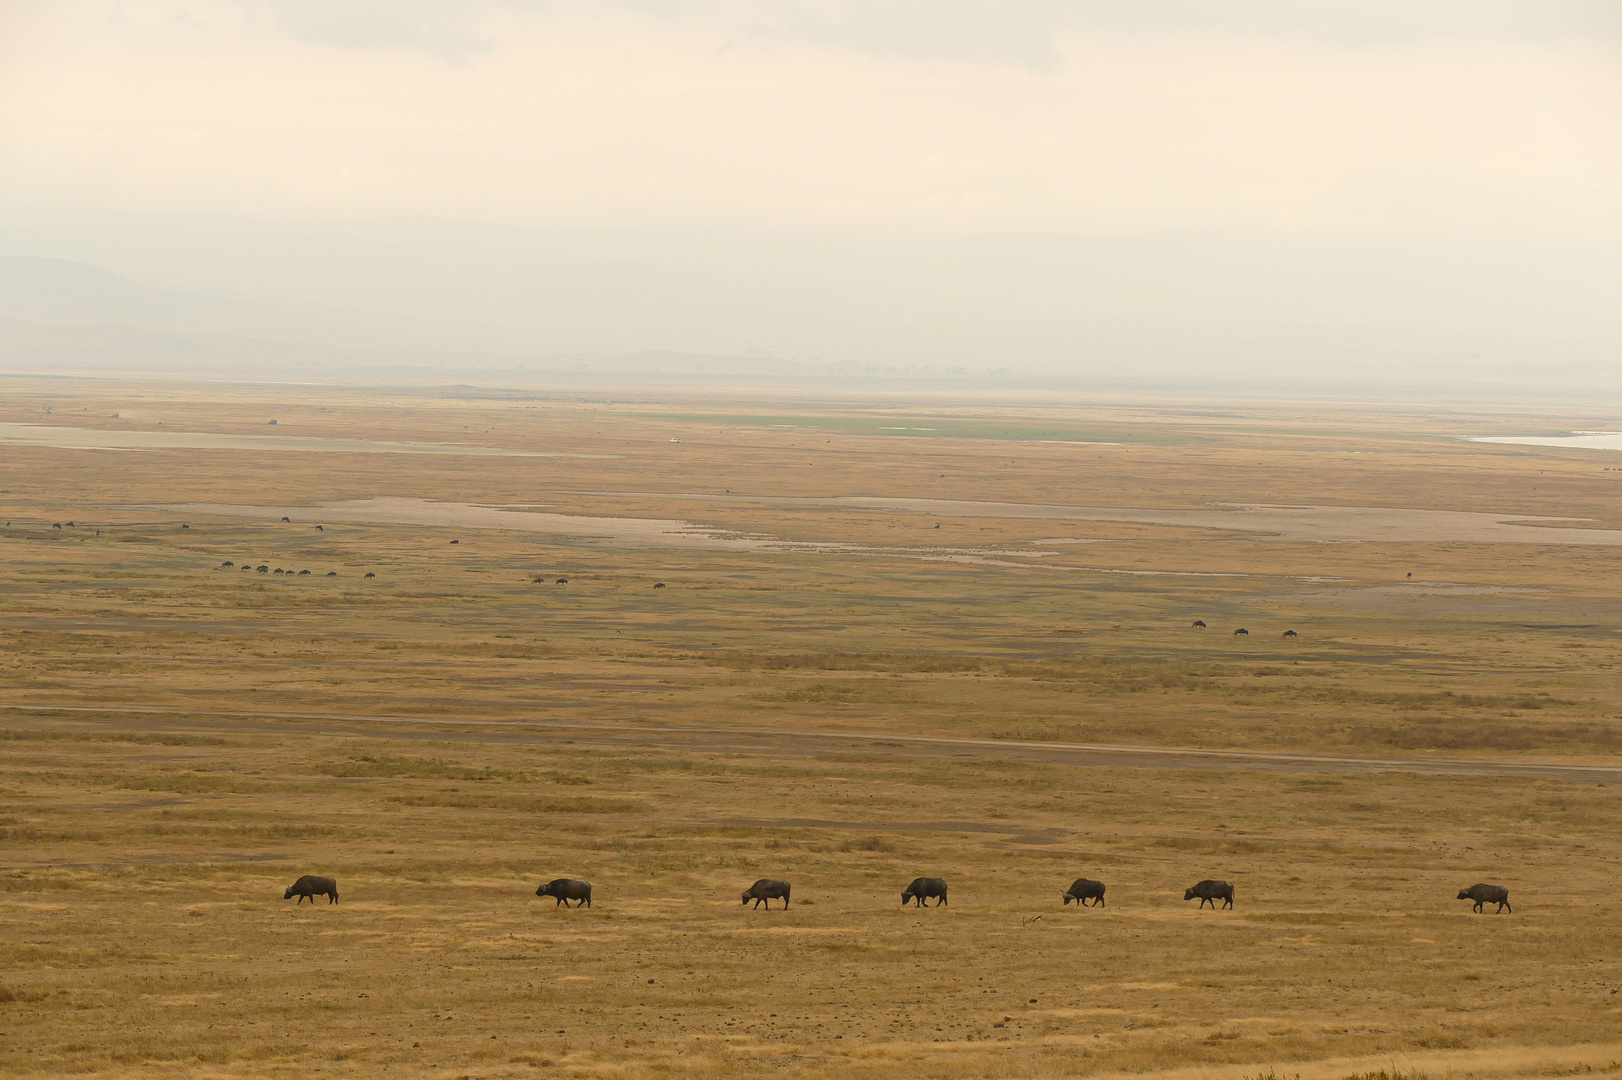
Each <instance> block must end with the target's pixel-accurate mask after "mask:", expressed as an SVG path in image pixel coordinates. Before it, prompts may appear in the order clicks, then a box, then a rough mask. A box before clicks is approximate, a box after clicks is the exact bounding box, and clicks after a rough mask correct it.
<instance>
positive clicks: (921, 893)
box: [901, 877, 946, 907]
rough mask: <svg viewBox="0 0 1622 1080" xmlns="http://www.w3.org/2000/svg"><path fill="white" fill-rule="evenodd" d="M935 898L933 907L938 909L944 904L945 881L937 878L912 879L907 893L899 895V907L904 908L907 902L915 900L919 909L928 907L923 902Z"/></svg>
mask: <svg viewBox="0 0 1622 1080" xmlns="http://www.w3.org/2000/svg"><path fill="white" fill-rule="evenodd" d="M928 897H934V898H935V906H936V907H940V906H941V905H942V904H944V903H946V879H945V878H938V877H921V878H914V879H913V882H912V884H911V885H908V886H907V891H906V892H904V893H902V894H901V906H902V907H906V906H907V901H909V900H916V901H917V902H918V906H919V907H928V906H929V905H928V904H925V903H924V900H925V899H926V898H928Z"/></svg>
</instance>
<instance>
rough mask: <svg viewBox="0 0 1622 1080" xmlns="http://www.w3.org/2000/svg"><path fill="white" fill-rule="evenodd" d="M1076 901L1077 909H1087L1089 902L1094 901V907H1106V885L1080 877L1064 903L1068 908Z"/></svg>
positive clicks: (1065, 895)
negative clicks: (1071, 902)
mask: <svg viewBox="0 0 1622 1080" xmlns="http://www.w3.org/2000/svg"><path fill="white" fill-rule="evenodd" d="M1072 900H1074V901H1075V902H1076V906H1077V907H1086V906H1087V901H1089V900H1091V901H1093V906H1094V907H1103V906H1104V883H1103V882H1102V881H1094V880H1093V879H1092V878H1084V877H1079V878H1077V879H1076V883H1075V884H1074V885H1072V886H1070V891H1069V892H1067V893H1065V894H1064V902H1065V904H1066V905H1067V906H1068V905H1069V903H1070V901H1072Z"/></svg>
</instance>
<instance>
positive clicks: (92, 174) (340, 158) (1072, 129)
mask: <svg viewBox="0 0 1622 1080" xmlns="http://www.w3.org/2000/svg"><path fill="white" fill-rule="evenodd" d="M1619 193H1622V4H1618V3H1616V2H1615V0H1592V2H1583V0H1525V2H1519V3H1515V2H1501V0H1458V2H1450V0H1436V2H1430V3H1427V2H1425V0H1345V2H1341V3H1318V2H1313V0H1231V2H1227V3H1219V2H1215V0H1211V2H1196V0H1121V2H1114V3H1099V2H1088V0H1075V2H1068V3H1067V2H1062V0H1027V2H1021V0H709V2H706V0H621V2H618V3H615V2H609V0H604V2H598V3H574V2H569V0H556V2H551V0H348V2H346V0H118V2H113V0H0V198H3V199H4V200H5V202H6V203H7V206H8V207H9V208H10V209H13V210H15V209H18V208H27V207H52V208H57V209H80V208H84V209H116V210H141V211H165V212H168V211H187V212H195V211H206V212H223V213H232V214H263V215H290V216H300V217H317V218H322V217H326V218H333V217H338V218H341V217H371V216H387V215H430V216H448V217H460V218H470V219H476V220H482V221H492V222H500V223H509V224H526V225H535V224H553V225H556V224H563V225H637V224H700V225H724V226H749V227H761V226H764V227H772V228H777V227H786V228H804V227H812V228H823V227H834V228H839V229H859V230H860V229H874V228H877V229H901V230H924V231H929V232H946V233H964V232H983V231H1004V230H1014V231H1037V232H1043V231H1069V232H1075V231H1082V232H1086V231H1121V230H1128V231H1133V230H1159V229H1186V228H1235V227H1237V228H1242V229H1252V228H1255V229H1265V230H1281V231H1285V232H1330V233H1348V232H1351V233H1355V232H1361V231H1371V230H1372V231H1381V230H1398V231H1403V232H1416V231H1417V232H1431V231H1439V232H1450V233H1463V234H1472V233H1478V232H1482V231H1488V232H1493V233H1501V232H1510V233H1514V232H1529V233H1540V234H1545V235H1547V234H1550V233H1555V234H1569V235H1573V236H1582V235H1592V234H1593V233H1594V232H1595V231H1599V232H1601V233H1606V234H1619V235H1622V195H1619Z"/></svg>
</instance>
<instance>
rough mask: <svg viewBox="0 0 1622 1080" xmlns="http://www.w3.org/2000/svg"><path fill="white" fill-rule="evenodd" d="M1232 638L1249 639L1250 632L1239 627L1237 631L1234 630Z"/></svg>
mask: <svg viewBox="0 0 1622 1080" xmlns="http://www.w3.org/2000/svg"><path fill="white" fill-rule="evenodd" d="M1233 636H1234V637H1249V636H1250V631H1249V630H1246V629H1245V628H1244V627H1243V626H1241V627H1240V628H1239V629H1237V630H1235V631H1234V632H1233Z"/></svg>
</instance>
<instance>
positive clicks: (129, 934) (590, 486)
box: [0, 379, 1622, 1080]
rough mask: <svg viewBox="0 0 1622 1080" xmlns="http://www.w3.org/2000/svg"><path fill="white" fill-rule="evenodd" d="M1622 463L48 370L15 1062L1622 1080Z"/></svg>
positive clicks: (37, 395) (16, 952) (6, 540)
mask: <svg viewBox="0 0 1622 1080" xmlns="http://www.w3.org/2000/svg"><path fill="white" fill-rule="evenodd" d="M115 414H116V416H115ZM271 421H275V424H274V425H273V426H272V424H271ZM1614 426H1615V418H1614V417H1605V416H1582V415H1573V416H1567V417H1563V418H1560V419H1559V420H1558V421H1556V420H1551V419H1548V418H1544V419H1542V420H1538V419H1537V418H1533V419H1532V420H1528V418H1527V417H1525V416H1517V415H1509V414H1492V413H1488V412H1485V411H1480V410H1478V411H1475V412H1463V411H1446V410H1441V409H1433V410H1426V409H1420V408H1413V409H1408V410H1404V411H1401V412H1393V411H1383V412H1382V411H1374V410H1360V409H1357V408H1354V407H1351V406H1317V405H1303V404H1294V405H1291V406H1288V407H1284V406H1270V405H1265V404H1250V403H1245V402H1233V403H1228V404H1223V405H1219V406H1211V405H1209V404H1208V405H1204V406H1193V405H1183V404H1179V403H1176V402H1162V403H1143V402H1135V403H1134V402H1124V401H1123V402H1115V403H1104V404H1099V403H1081V402H1077V403H1072V404H1066V403H1064V402H1050V403H1047V404H1044V405H1041V406H1037V405H1032V404H1029V403H1022V402H1018V401H1014V400H1009V401H1005V402H1004V401H996V400H993V401H989V402H968V401H954V400H947V399H944V398H942V399H926V400H911V401H904V400H901V399H898V398H883V397H872V398H860V397H855V396H845V397H838V396H833V395H829V396H828V397H827V398H826V399H821V400H819V399H815V398H812V397H807V396H801V397H799V398H795V399H793V400H789V399H786V398H784V399H774V398H772V397H771V396H770V395H767V394H765V393H764V392H761V393H756V394H747V393H744V392H737V393H734V394H728V395H712V396H711V397H710V398H709V399H707V400H702V401H701V400H699V399H697V398H691V399H689V398H684V397H682V396H680V395H677V394H674V393H672V394H669V395H666V396H664V397H662V398H661V397H657V396H654V395H650V394H630V393H625V392H603V393H600V394H591V393H584V392H570V393H567V394H564V393H546V392H540V391H535V392H526V391H511V392H495V391H489V392H485V391H476V390H471V389H467V388H459V389H415V390H359V389H353V390H351V389H328V388H322V389H317V388H287V387H277V388H269V387H253V386H243V387H221V386H200V385H180V384H174V385H164V384H158V383H112V382H97V381H89V380H87V381H69V380H38V381H29V380H22V379H13V380H7V386H6V393H5V395H4V397H3V400H0V520H3V521H4V527H3V529H0V598H3V604H0V641H3V642H4V649H3V652H0V957H3V964H0V1072H3V1073H4V1074H6V1075H10V1076H22V1077H26V1076H59V1075H85V1076H106V1077H136V1076H142V1077H144V1076H157V1075H174V1074H176V1073H177V1072H179V1073H186V1074H192V1075H203V1076H218V1077H260V1076H269V1077H280V1076H286V1077H292V1076H307V1075H311V1074H319V1075H324V1076H356V1077H373V1076H387V1075H395V1076H399V1075H405V1076H428V1077H475V1076H477V1077H497V1076H503V1077H504V1076H547V1075H557V1076H576V1077H599V1076H600V1077H612V1078H617V1077H625V1078H632V1080H641V1078H648V1077H678V1078H679V1077H705V1076H723V1075H725V1076H730V1075H737V1074H740V1073H745V1072H748V1073H756V1074H759V1073H764V1074H766V1075H771V1076H784V1077H818V1078H825V1077H862V1078H866V1077H872V1078H878V1077H885V1078H889V1077H894V1076H897V1075H905V1076H908V1077H917V1078H936V1077H938V1078H942V1080H949V1078H957V1077H1003V1076H1008V1077H1047V1076H1114V1075H1122V1074H1133V1075H1142V1074H1157V1075H1165V1076H1168V1077H1196V1076H1198V1077H1217V1078H1224V1080H1230V1078H1231V1080H1239V1078H1242V1077H1255V1076H1257V1075H1264V1074H1272V1075H1275V1076H1279V1077H1283V1076H1290V1077H1294V1076H1297V1075H1299V1076H1300V1077H1303V1078H1305V1080H1343V1078H1346V1077H1364V1076H1366V1075H1370V1074H1380V1073H1382V1072H1383V1073H1384V1074H1385V1075H1386V1077H1387V1078H1388V1080H1389V1078H1390V1077H1393V1076H1395V1075H1397V1074H1399V1073H1400V1074H1402V1075H1403V1076H1405V1077H1406V1076H1409V1075H1412V1074H1425V1075H1427V1076H1430V1077H1433V1078H1441V1077H1483V1078H1489V1077H1520V1076H1558V1075H1571V1074H1576V1073H1583V1074H1588V1073H1603V1072H1622V992H1619V991H1622V908H1619V905H1618V901H1617V894H1618V888H1619V886H1622V827H1619V826H1622V544H1619V543H1618V541H1619V540H1622V454H1619V453H1616V452H1614V451H1605V450H1592V449H1570V448H1563V447H1545V446H1525V445H1502V444H1490V443H1478V442H1469V441H1465V440H1466V439H1467V438H1468V437H1476V436H1504V435H1517V434H1531V435H1538V434H1540V433H1541V432H1542V431H1543V429H1545V428H1547V429H1566V428H1575V429H1579V430H1608V429H1612V428H1614ZM53 433H54V434H53ZM177 436H178V437H177ZM284 439H285V440H290V441H289V442H288V443H287V444H286V446H285V448H284V447H282V446H278V445H276V444H277V441H278V440H284ZM457 448H462V449H463V450H465V451H466V452H458V449H457ZM261 568H263V569H261ZM305 571H308V573H307V574H306V573H305ZM374 575H375V576H374ZM659 586H662V587H659ZM1196 620H1200V621H1202V622H1203V623H1204V624H1205V627H1204V628H1203V629H1200V628H1196V627H1195V626H1194V625H1193V624H1194V623H1195V621H1196ZM1240 628H1243V629H1245V630H1246V631H1248V632H1247V633H1246V634H1243V635H1239V634H1236V633H1235V631H1236V630H1239V629H1240ZM1286 631H1294V632H1295V636H1294V637H1288V638H1287V637H1285V636H1284V635H1285V632H1286ZM304 873H316V874H330V875H333V876H335V877H336V878H337V879H338V883H339V887H340V890H341V901H340V903H338V904H337V905H328V904H327V903H326V902H325V900H322V901H321V902H320V903H318V904H316V905H315V906H313V907H312V906H310V905H307V904H301V905H297V906H295V905H294V903H293V902H292V901H284V900H283V899H282V893H283V890H284V889H285V888H286V887H287V885H289V884H291V882H292V881H293V880H294V879H295V878H296V877H298V876H299V875H300V874H304ZM920 875H933V876H941V877H944V878H946V879H947V880H948V881H949V882H950V885H951V902H950V904H949V905H948V906H946V907H942V908H934V907H931V908H929V909H926V910H919V909H917V908H908V909H905V910H903V909H902V908H901V906H900V903H899V900H900V893H901V891H902V889H903V888H904V887H905V886H906V885H907V883H908V882H909V881H911V880H912V879H913V878H914V877H917V876H920ZM564 876H567V877H581V878H586V879H588V880H590V881H591V882H592V883H593V886H594V896H593V906H592V907H591V908H589V909H586V908H577V909H564V908H561V907H557V906H555V905H554V903H553V902H552V901H550V900H539V899H537V898H536V897H535V895H534V893H535V889H536V887H537V886H538V885H539V884H541V883H542V882H544V881H546V880H549V879H551V878H554V877H564ZM1079 876H1087V877H1094V878H1099V879H1101V880H1103V881H1104V882H1105V883H1106V885H1107V886H1108V897H1107V906H1106V907H1103V908H1088V909H1086V910H1078V909H1077V908H1076V907H1075V906H1068V907H1067V906H1062V905H1061V903H1060V893H1061V892H1062V891H1063V890H1064V889H1065V888H1066V887H1068V886H1069V884H1070V882H1071V881H1072V880H1073V879H1075V878H1077V877H1079ZM760 877H772V878H777V877H781V878H786V879H788V880H790V881H791V882H792V883H793V902H792V904H790V905H789V906H788V908H787V909H786V910H783V909H781V908H778V909H776V910H772V911H771V912H769V913H768V912H767V911H765V910H764V909H762V910H760V911H755V910H753V909H750V908H745V907H743V906H741V905H740V903H739V895H740V893H741V891H742V890H743V889H745V888H747V887H748V886H749V884H750V883H751V882H752V881H754V880H755V879H756V878H760ZM1202 878H1222V879H1226V880H1228V881H1231V882H1233V883H1234V885H1235V887H1236V894H1237V895H1236V903H1235V906H1234V909H1233V910H1231V911H1227V910H1223V911H1215V912H1213V911H1211V910H1209V909H1207V910H1205V911H1198V910H1195V906H1194V903H1193V902H1185V901H1183V899H1182V896H1183V890H1184V889H1185V888H1186V887H1187V886H1189V885H1192V884H1193V883H1194V882H1196V881H1198V880H1200V879H1202ZM1476 882H1492V883H1497V884H1502V885H1505V886H1507V887H1508V888H1509V890H1510V896H1511V901H1512V903H1513V906H1514V911H1513V913H1512V914H1511V913H1505V914H1502V915H1497V914H1492V913H1491V911H1492V908H1491V906H1490V905H1489V907H1488V914H1483V915H1476V914H1473V913H1472V912H1471V910H1470V904H1469V903H1468V902H1461V901H1458V900H1455V899H1454V897H1455V896H1456V894H1457V893H1458V891H1459V890H1460V889H1462V888H1465V887H1467V886H1469V885H1472V884H1474V883H1476ZM774 906H775V905H774Z"/></svg>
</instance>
